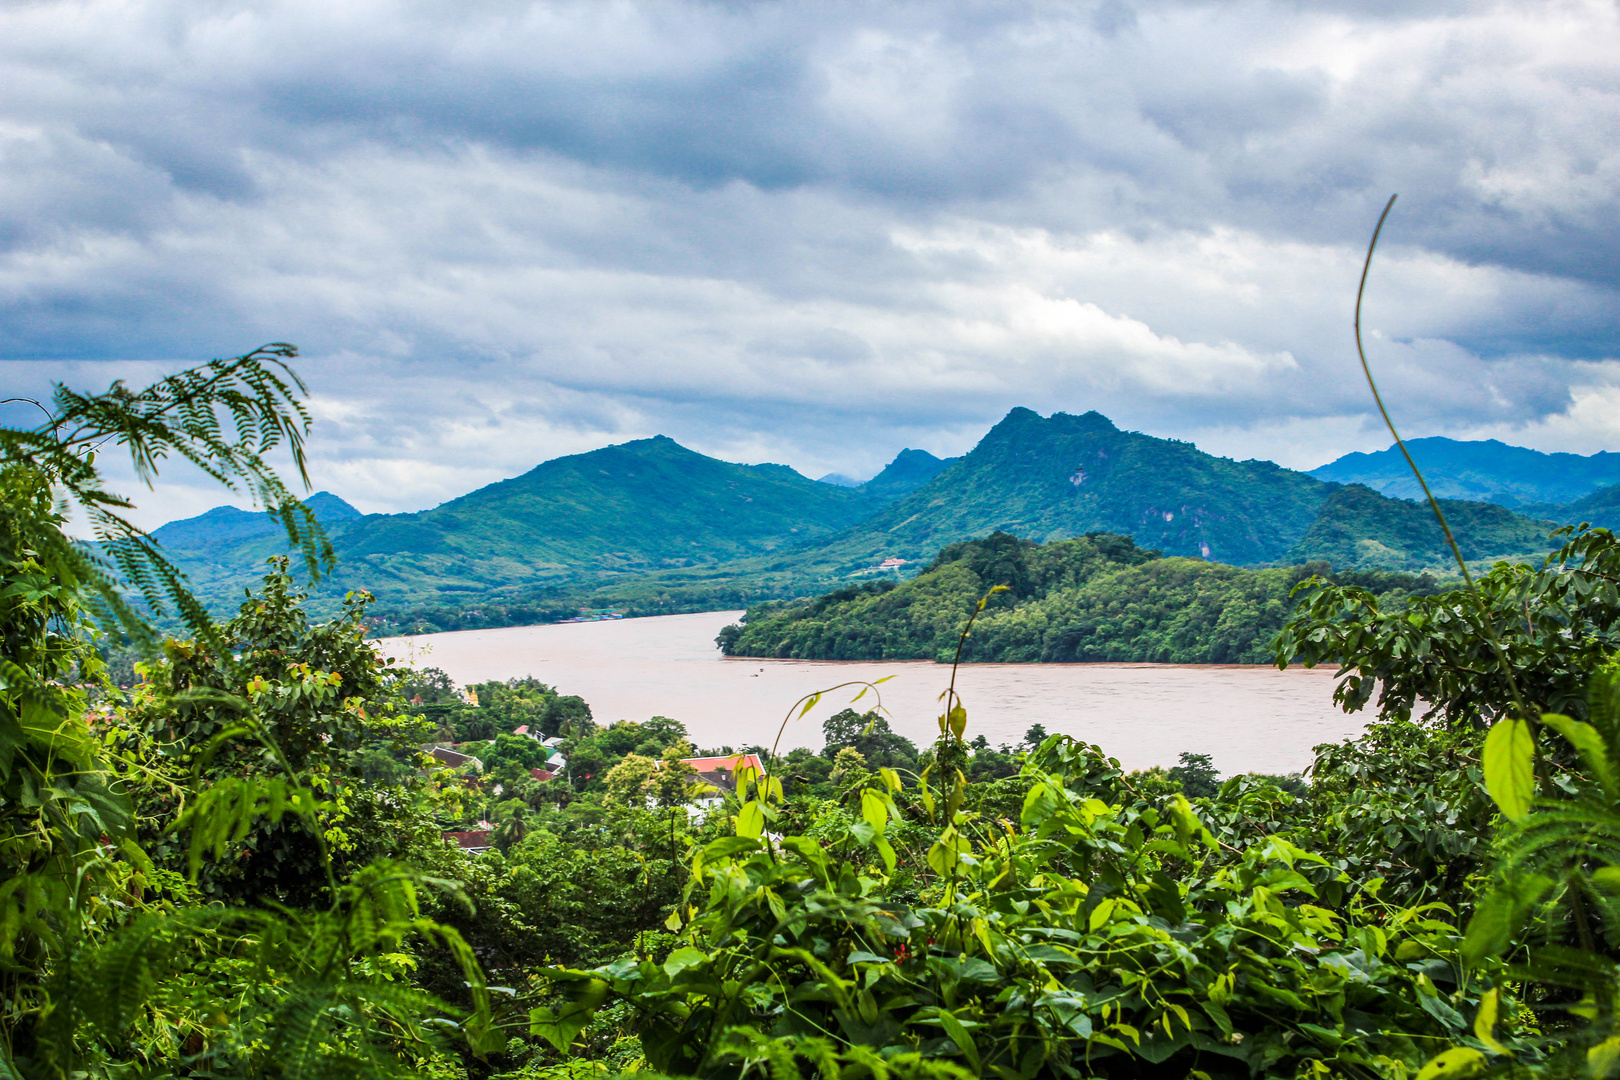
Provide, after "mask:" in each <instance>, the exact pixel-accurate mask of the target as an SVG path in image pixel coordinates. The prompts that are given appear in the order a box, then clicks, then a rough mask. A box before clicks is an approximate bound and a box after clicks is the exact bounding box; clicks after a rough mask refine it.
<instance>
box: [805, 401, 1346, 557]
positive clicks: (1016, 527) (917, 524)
mask: <svg viewBox="0 0 1620 1080" xmlns="http://www.w3.org/2000/svg"><path fill="white" fill-rule="evenodd" d="M1328 490H1330V489H1329V487H1328V485H1326V484H1323V483H1321V482H1320V481H1317V480H1313V479H1312V478H1311V477H1308V476H1306V475H1304V474H1303V473H1297V472H1293V471H1291V470H1288V469H1284V468H1282V467H1281V466H1279V465H1276V464H1273V463H1272V462H1269V461H1241V462H1240V461H1232V460H1229V459H1227V458H1219V457H1215V456H1213V455H1211V454H1206V453H1204V452H1203V451H1201V450H1199V449H1198V448H1197V447H1195V446H1193V445H1192V444H1191V443H1186V442H1178V441H1175V440H1171V439H1156V438H1153V437H1152V436H1149V435H1142V434H1139V433H1137V432H1127V431H1121V430H1119V429H1118V428H1117V427H1115V426H1114V425H1113V424H1112V423H1111V422H1110V421H1109V420H1108V418H1107V417H1105V416H1103V415H1102V414H1100V413H1095V412H1089V413H1086V414H1085V415H1083V416H1071V415H1069V414H1067V413H1054V414H1053V415H1052V416H1050V417H1047V418H1042V417H1041V416H1039V415H1038V414H1036V413H1034V412H1032V411H1031V410H1029V409H1014V410H1013V411H1012V412H1010V413H1008V414H1007V416H1006V418H1005V419H1003V420H1002V421H1001V422H1000V423H999V424H997V425H996V426H995V427H994V428H992V429H991V430H990V432H989V433H988V434H987V435H985V437H984V438H983V439H982V440H980V442H979V444H978V445H977V446H975V447H974V448H973V449H972V451H970V452H969V453H968V454H967V455H966V456H965V457H963V458H961V459H960V460H958V461H957V462H956V463H955V464H954V465H952V466H951V467H950V468H948V469H946V470H945V471H944V472H942V473H940V474H939V475H938V476H936V477H935V478H934V479H933V480H932V481H930V482H929V483H927V484H925V485H924V486H923V487H921V488H919V489H917V490H916V491H914V492H912V493H911V494H910V495H908V496H906V497H904V498H902V499H899V500H897V501H896V502H895V503H894V504H893V505H891V506H889V507H888V508H886V509H884V510H883V511H881V512H880V513H878V514H877V515H875V516H874V517H872V518H871V519H869V520H867V521H864V522H862V523H861V524H860V525H858V526H856V527H855V528H854V529H852V530H850V532H849V533H847V534H846V535H844V536H840V537H837V538H835V539H834V540H833V541H829V542H828V544H826V545H824V549H825V551H826V553H827V554H828V555H829V556H831V557H837V558H841V559H842V560H845V561H847V560H849V559H858V558H863V557H865V558H871V559H874V560H876V559H879V558H882V557H885V556H892V557H899V558H907V559H925V558H928V557H930V556H931V555H932V554H933V553H934V552H935V551H938V550H939V548H940V546H941V545H942V544H946V543H950V542H951V541H954V540H961V539H966V538H967V537H971V536H983V535H985V534H987V533H990V532H994V531H996V530H1003V531H1006V532H1012V533H1017V534H1018V535H1020V536H1025V537H1028V538H1030V539H1033V540H1048V539H1052V538H1056V537H1066V536H1078V535H1081V534H1083V533H1087V532H1098V531H1103V532H1115V533H1124V534H1128V535H1131V536H1134V537H1136V539H1137V542H1138V543H1140V544H1142V545H1143V546H1145V547H1155V548H1161V549H1163V550H1164V551H1166V552H1168V553H1170V554H1175V555H1189V556H1196V557H1200V558H1210V559H1217V560H1220V561H1224V562H1231V563H1258V562H1269V561H1271V560H1274V559H1277V558H1280V557H1281V556H1282V555H1283V553H1284V552H1286V551H1287V550H1288V548H1289V547H1290V546H1291V545H1292V543H1293V542H1294V541H1295V540H1297V539H1298V538H1299V537H1301V536H1303V535H1304V534H1305V532H1306V530H1307V529H1308V528H1309V527H1310V525H1311V522H1312V521H1313V520H1314V519H1315V517H1316V513H1317V510H1318V508H1319V507H1320V505H1321V503H1322V500H1323V499H1324V498H1325V496H1326V493H1327V492H1328Z"/></svg>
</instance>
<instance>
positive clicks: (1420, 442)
mask: <svg viewBox="0 0 1620 1080" xmlns="http://www.w3.org/2000/svg"><path fill="white" fill-rule="evenodd" d="M1406 447H1407V449H1408V450H1409V451H1411V454H1412V458H1413V460H1414V461H1416V462H1417V463H1418V467H1419V468H1420V469H1422V470H1423V474H1424V476H1425V477H1426V478H1427V479H1428V481H1429V487H1430V489H1431V490H1432V491H1433V492H1434V493H1435V495H1436V496H1438V497H1440V498H1450V499H1470V500H1476V501H1481V502H1493V503H1496V504H1498V505H1500V506H1505V507H1508V508H1509V509H1512V510H1522V511H1525V512H1535V513H1545V512H1547V511H1548V510H1549V509H1553V510H1556V509H1557V508H1559V507H1561V506H1562V505H1563V504H1565V503H1569V502H1572V501H1574V500H1578V499H1581V498H1583V497H1585V496H1587V495H1589V494H1591V493H1592V492H1594V491H1595V490H1597V489H1598V488H1601V487H1606V486H1609V485H1613V484H1620V453H1614V452H1612V451H1607V450H1605V451H1601V452H1599V453H1596V454H1591V455H1585V456H1583V455H1581V454H1565V453H1554V454H1548V453H1543V452H1542V451H1540V450H1531V449H1529V448H1527V447H1523V446H1509V445H1508V444H1507V443H1504V442H1500V441H1498V440H1496V439H1479V440H1462V439H1448V438H1444V437H1442V436H1433V437H1429V438H1423V439H1409V440H1407V443H1406ZM1310 475H1312V476H1314V477H1316V478H1317V479H1318V480H1330V481H1334V482H1337V483H1342V484H1365V485H1367V486H1368V487H1370V488H1372V489H1374V490H1375V491H1379V492H1381V493H1383V494H1385V495H1389V496H1391V497H1393V498H1399V499H1421V498H1422V497H1423V491H1422V489H1421V488H1420V487H1419V486H1418V482H1417V480H1416V478H1415V477H1413V476H1412V470H1411V469H1410V468H1408V467H1407V464H1406V459H1405V458H1404V457H1403V456H1402V455H1401V452H1400V450H1399V449H1398V448H1396V447H1394V446H1391V447H1389V448H1388V449H1386V450H1379V451H1377V452H1375V453H1371V454H1363V453H1353V454H1345V455H1344V456H1343V457H1340V458H1337V459H1335V460H1333V461H1330V462H1328V463H1327V464H1326V465H1322V466H1319V467H1318V468H1315V469H1312V470H1311V472H1310Z"/></svg>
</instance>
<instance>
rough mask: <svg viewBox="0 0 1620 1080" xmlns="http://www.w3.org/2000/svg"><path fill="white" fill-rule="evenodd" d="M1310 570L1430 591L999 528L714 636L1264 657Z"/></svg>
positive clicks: (1389, 589)
mask: <svg viewBox="0 0 1620 1080" xmlns="http://www.w3.org/2000/svg"><path fill="white" fill-rule="evenodd" d="M1310 578H1321V579H1322V580H1324V581H1332V582H1334V583H1336V584H1340V585H1352V586H1357V587H1360V588H1364V589H1367V590H1369V591H1370V592H1371V593H1372V594H1373V595H1375V596H1377V597H1378V598H1379V599H1380V601H1382V602H1383V603H1385V604H1390V603H1397V604H1398V603H1400V602H1401V601H1403V600H1404V599H1405V598H1406V597H1408V596H1411V595H1413V594H1415V593H1431V592H1433V591H1434V590H1435V588H1436V585H1437V582H1436V581H1435V579H1434V578H1433V577H1431V576H1429V575H1417V574H1402V573H1391V572H1386V571H1377V570H1360V571H1355V570H1352V571H1339V572H1334V571H1333V570H1332V568H1331V567H1330V566H1329V564H1328V563H1326V562H1323V561H1316V562H1308V563H1302V564H1300V565H1296V566H1287V567H1275V568H1268V569H1246V568H1243V567H1237V566H1225V565H1222V564H1220V563H1212V562H1206V561H1204V560H1202V559H1190V558H1179V557H1166V556H1165V555H1164V554H1163V553H1162V552H1160V551H1157V550H1154V549H1151V548H1141V547H1138V546H1137V545H1136V542H1135V541H1134V540H1132V539H1131V538H1130V537H1128V536H1120V535H1118V534H1115V533H1103V532H1097V533H1088V534H1086V535H1085V536H1082V537H1077V538H1075V539H1072V540H1051V541H1048V542H1046V543H1044V544H1037V543H1034V542H1032V541H1029V540H1024V539H1020V538H1018V537H1015V536H1012V535H1010V534H1008V533H1004V532H996V533H992V534H991V535H989V536H987V537H985V538H983V539H980V540H969V541H962V542H959V543H955V544H949V545H947V546H946V547H944V548H943V549H942V550H941V551H940V552H939V554H938V555H937V556H936V557H935V558H934V559H933V561H932V562H931V563H929V565H928V567H927V568H926V569H925V570H924V571H923V572H922V573H921V574H919V575H918V576H917V577H915V578H913V579H911V580H910V581H906V582H901V583H899V584H896V583H894V582H892V581H875V582H869V583H867V584H863V585H854V586H847V587H845V588H842V589H839V590H836V591H834V592H830V593H827V594H826V595H824V596H820V597H817V598H815V599H812V600H803V601H795V602H786V603H774V604H762V605H758V606H756V607H752V608H750V609H749V610H748V611H747V613H746V614H745V615H744V616H743V621H742V622H741V623H740V624H736V625H732V626H728V627H726V628H725V629H724V630H723V631H721V633H720V636H719V637H718V638H717V639H716V643H717V644H718V645H719V646H720V648H721V649H722V650H723V651H724V652H725V653H726V655H728V656H752V657H770V658H777V659H797V660H937V661H939V662H941V663H949V662H951V660H952V659H954V658H955V657H956V655H957V647H958V642H959V638H960V634H961V630H962V625H963V623H964V622H965V620H966V619H967V618H968V616H969V615H970V614H972V613H973V611H974V607H975V605H976V603H977V602H978V600H979V599H980V598H981V597H984V596H986V594H988V593H989V592H990V590H991V589H992V588H994V587H996V586H1005V590H1006V591H1004V592H998V593H996V594H995V595H993V596H990V597H989V600H988V602H987V603H986V605H985V609H984V611H983V612H982V613H981V614H980V615H979V616H978V618H977V620H976V621H975V622H974V625H973V631H972V633H971V634H970V635H969V637H968V638H967V640H966V641H965V642H962V643H961V659H962V660H963V661H965V662H973V661H980V662H996V663H1028V662H1036V661H1042V662H1059V663H1061V662H1073V661H1083V662H1090V661H1117V662H1145V663H1163V664H1265V663H1271V662H1272V661H1273V660H1275V659H1276V653H1275V649H1274V646H1273V643H1274V642H1275V640H1276V638H1277V635H1278V633H1279V632H1281V630H1282V628H1283V626H1284V624H1285V623H1286V622H1287V620H1288V617H1289V615H1290V613H1291V612H1292V611H1293V610H1294V607H1295V605H1296V603H1297V600H1298V597H1297V596H1296V592H1295V590H1296V587H1297V586H1298V585H1299V584H1300V583H1301V582H1303V581H1306V580H1307V579H1310Z"/></svg>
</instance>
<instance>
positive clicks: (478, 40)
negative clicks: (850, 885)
mask: <svg viewBox="0 0 1620 1080" xmlns="http://www.w3.org/2000/svg"><path fill="white" fill-rule="evenodd" d="M1616 55H1620V27H1617V18H1616V12H1615V9H1614V7H1613V5H1612V4H1602V3H1578V2H1571V3H1553V4H1548V3H1535V4H1530V3H1501V4H1479V3H1460V2H1458V3H1429V4H1410V3H1403V4H1386V3H1365V4H1355V3H1335V4H1321V5H1297V4H1292V3H1273V2H1266V0H1250V2H1243V3H1221V4H1212V3H1190V2H1142V3H1125V2H1122V0H1103V2H1100V3H1093V4H1072V3H1063V4H1058V3H1050V4H1048V3H1034V2H1031V3H1024V4H989V3H972V2H965V0H963V2H957V3H928V4H922V3H917V4H892V5H879V6H873V5H857V4H853V3H850V4H839V3H829V4H818V5H806V4H797V3H759V4H722V3H673V2H671V3H646V2H643V3H634V2H627V3H621V4H611V5H604V4H600V3H583V2H582V3H532V4H505V3H501V4H496V3H476V2H474V3H466V4H460V5H453V6H452V5H440V4H427V3H409V2H404V0H368V2H364V3H345V4H331V3H324V4H318V3H313V2H305V3H296V2H285V3H274V2H272V3H239V4H233V3H221V4H214V5H207V6H198V5H187V4H181V3H177V2H171V3H164V2H157V0H154V2H152V3H147V4H142V5H123V4H113V3H97V2H93V0H92V2H88V3H72V4H69V3H61V4H58V3H40V4H32V5H26V6H14V7H9V8H5V9H3V10H0V341H3V342H4V345H0V356H4V357H6V358H8V359H9V360H11V361H12V362H11V363H8V364H6V365H4V367H0V381H3V382H5V383H7V384H9V385H17V386H23V385H34V384H36V383H38V382H39V381H40V380H41V379H42V378H46V377H48V375H49V374H51V373H55V374H57V375H60V376H62V377H68V376H70V375H71V376H72V377H74V378H83V379H87V380H89V381H96V377H97V376H98V375H104V374H110V373H113V372H124V371H136V372H144V371H157V370H163V369H165V368H167V367H173V366H177V365H178V364H180V363H182V362H186V361H191V360H196V359H202V358H206V357H209V356H214V355H219V354H222V353H228V352H232V351H239V350H244V349H247V348H250V347H252V346H253V345H256V344H258V343H260V342H261V341H266V340H277V339H290V340H294V341H297V342H299V343H300V344H301V345H302V346H303V347H304V348H305V350H306V356H307V359H306V361H305V370H306V373H307V374H308V375H309V377H310V380H311V384H312V387H313V390H314V392H315V395H316V398H317V402H318V405H319V407H320V411H321V415H322V417H323V419H322V421H321V428H320V431H319V433H318V436H317V444H316V451H317V468H318V472H320V473H321V477H320V478H321V479H322V482H323V483H326V484H327V486H333V487H334V488H338V489H340V493H342V494H344V495H345V496H347V497H351V498H353V499H355V501H357V502H360V503H362V504H366V505H367V506H368V508H376V509H382V508H410V507H414V506H419V505H426V504H430V503H432V502H434V501H437V500H438V499H439V498H442V497H446V496H448V495H452V494H455V493H457V492H459V491H461V490H464V489H465V488H466V487H469V486H471V485H472V484H473V483H475V482H483V481H485V480H488V479H494V478H496V477H498V476H502V475H510V474H512V473H514V472H516V471H520V470H521V469H522V468H525V467H527V466H528V465H531V464H533V462H534V461H536V460H539V459H540V458H543V457H547V456H551V455H553V454H555V453H561V452H570V451H574V450H580V449H585V448H588V447H590V446H594V445H600V444H602V443H604V442H608V441H614V440H617V439H620V438H628V437H635V436H638V435H646V434H652V433H655V432H659V431H662V432H666V433H668V434H671V435H673V436H675V437H676V438H680V439H682V440H683V441H686V442H688V443H689V444H691V445H694V446H697V447H698V448H699V449H704V450H706V451H708V452H712V453H719V454H722V455H725V456H730V457H733V458H737V459H749V460H761V459H766V458H771V459H776V460H785V461H787V462H788V463H789V464H794V465H796V466H798V467H800V468H801V469H803V471H806V472H808V473H811V474H812V475H815V474H819V472H824V471H833V470H837V471H842V472H846V473H860V472H863V471H865V472H870V471H874V470H875V469H876V468H877V467H878V466H879V465H881V464H882V462H883V460H885V459H886V458H887V457H888V456H891V455H892V454H893V453H894V452H895V451H896V450H897V449H899V447H900V446H902V445H922V446H925V447H927V448H929V449H932V450H935V451H936V452H941V453H946V452H957V451H959V450H961V449H963V448H964V447H965V444H967V443H970V442H971V440H972V438H973V437H974V436H975V435H976V434H977V433H978V432H980V431H982V430H983V428H984V427H985V426H987V425H988V424H989V423H991V422H993V421H994V420H995V419H997V418H998V417H999V415H1000V414H1001V413H1002V412H1004V411H1005V409H1007V408H1009V407H1011V406H1013V405H1029V406H1032V407H1036V408H1039V409H1042V410H1051V409H1055V408H1066V409H1082V408H1099V409H1101V410H1103V411H1104V412H1107V413H1109V415H1111V416H1114V417H1115V418H1116V419H1118V420H1119V421H1120V422H1122V423H1124V424H1127V425H1129V426H1134V427H1140V428H1142V429H1145V430H1151V431H1154V432H1155V433H1157V434H1171V435H1187V434H1191V433H1202V434H1201V435H1200V437H1205V438H1207V440H1209V441H1210V444H1211V445H1212V446H1214V447H1216V448H1218V449H1221V450H1222V451H1223V452H1231V453H1238V454H1241V455H1245V456H1246V455H1247V454H1248V453H1264V454H1266V455H1269V456H1276V457H1281V458H1283V459H1284V460H1286V461H1287V462H1288V463H1290V464H1297V465H1311V464H1316V463H1318V461H1319V460H1325V459H1326V458H1327V457H1331V456H1333V455H1334V454H1335V453H1338V452H1340V451H1342V450H1345V449H1350V448H1366V447H1367V446H1370V445H1377V443H1378V437H1377V435H1376V432H1375V431H1373V430H1372V429H1370V428H1369V427H1368V426H1367V424H1366V417H1367V412H1366V403H1365V400H1364V390H1363V388H1362V387H1361V386H1360V384H1359V382H1358V376H1357V372H1356V370H1355V369H1354V367H1353V366H1352V361H1353V354H1352V353H1351V351H1350V348H1349V340H1348V333H1347V330H1348V322H1349V305H1350V301H1351V299H1352V298H1353V293H1354V287H1355V278H1356V273H1357V271H1358V269H1359V258H1360V253H1361V248H1362V246H1363V245H1364V243H1365V236H1366V232H1367V230H1368V228H1369V227H1370V224H1371V222H1372V221H1373V220H1374V218H1375V217H1376V215H1377V212H1378V210H1379V208H1380V207H1381V206H1382V204H1383V200H1384V199H1385V198H1387V197H1388V194H1389V192H1391V191H1394V190H1399V191H1400V192H1401V201H1400V203H1399V204H1398V207H1397V211H1396V214H1395V216H1394V217H1393V218H1392V220H1391V224H1390V227H1389V231H1388V233H1387V239H1386V247H1385V248H1384V250H1383V253H1382V255H1381V258H1380V262H1379V265H1378V266H1377V267H1376V268H1375V274H1374V279H1373V282H1372V284H1371V286H1370V291H1369V296H1368V301H1369V308H1368V310H1369V321H1368V324H1369V326H1370V327H1371V328H1373V329H1374V330H1376V332H1377V334H1376V336H1375V338H1374V339H1373V341H1372V342H1371V344H1372V345H1373V348H1374V352H1375V354H1377V360H1378V362H1379V363H1380V365H1381V369H1383V370H1384V372H1385V375H1384V378H1385V382H1386V385H1387V386H1388V387H1389V389H1390V390H1391V392H1392V394H1393V395H1395V396H1397V397H1398V399H1399V401H1400V407H1401V409H1402V410H1403V415H1404V416H1406V417H1408V418H1409V420H1410V422H1411V423H1412V424H1416V425H1419V426H1420V427H1421V428H1422V429H1423V431H1424V432H1431V433H1434V432H1453V433H1480V434H1495V435H1500V436H1502V437H1504V438H1509V439H1514V438H1517V439H1518V440H1519V441H1521V442H1532V443H1534V442H1536V441H1539V442H1540V443H1542V444H1544V445H1546V446H1547V448H1549V449H1552V448H1558V449H1562V448H1569V449H1598V448H1600V447H1603V446H1613V445H1620V421H1612V422H1611V421H1609V420H1608V419H1606V417H1607V415H1608V412H1607V411H1606V405H1607V403H1609V402H1610V401H1611V395H1612V394H1613V393H1614V392H1615V388H1616V386H1617V385H1620V372H1617V371H1616V370H1615V369H1616V366H1617V365H1616V364H1615V363H1611V361H1614V360H1615V358H1616V354H1617V352H1620V350H1617V348H1616V342H1617V340H1620V303H1617V300H1620V255H1617V254H1616V253H1617V251H1620V245H1617V243H1616V241H1617V240H1620V213H1617V211H1620V149H1617V148H1616V147H1615V145H1614V141H1613V138H1612V134H1613V132H1614V131H1615V130H1616V129H1617V126H1620V66H1617V65H1616V63H1615V61H1614V57H1615V56H1616ZM344 485H348V487H347V489H344ZM165 497H167V496H165ZM198 497H199V498H200V497H202V496H198ZM175 498H177V499H179V500H180V501H182V502H183V501H185V499H189V498H191V495H189V494H185V495H183V496H175ZM176 505H178V503H177V504H176Z"/></svg>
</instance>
